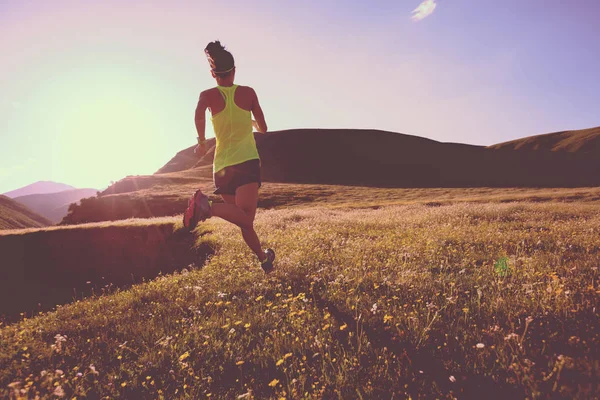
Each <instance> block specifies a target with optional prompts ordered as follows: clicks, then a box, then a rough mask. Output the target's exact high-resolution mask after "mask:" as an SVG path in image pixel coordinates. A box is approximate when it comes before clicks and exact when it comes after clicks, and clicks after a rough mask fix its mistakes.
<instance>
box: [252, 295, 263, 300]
mask: <svg viewBox="0 0 600 400" xmlns="http://www.w3.org/2000/svg"><path fill="white" fill-rule="evenodd" d="M263 298H264V297H263V296H258V297H257V298H255V299H254V301H261V300H262V299H263Z"/></svg>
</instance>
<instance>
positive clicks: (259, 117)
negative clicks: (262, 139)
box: [250, 88, 267, 133]
mask: <svg viewBox="0 0 600 400" xmlns="http://www.w3.org/2000/svg"><path fill="white" fill-rule="evenodd" d="M250 91H251V93H252V115H254V120H252V125H253V126H254V128H255V129H256V130H257V131H258V132H260V133H267V123H266V122H265V115H264V114H263V110H262V108H260V104H259V102H258V96H257V95H256V92H255V91H254V89H252V88H250Z"/></svg>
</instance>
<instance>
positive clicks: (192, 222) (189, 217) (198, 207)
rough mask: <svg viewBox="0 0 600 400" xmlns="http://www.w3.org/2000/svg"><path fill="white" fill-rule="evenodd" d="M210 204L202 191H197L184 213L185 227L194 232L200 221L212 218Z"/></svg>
mask: <svg viewBox="0 0 600 400" xmlns="http://www.w3.org/2000/svg"><path fill="white" fill-rule="evenodd" d="M210 216H211V215H210V202H209V201H208V197H207V196H206V195H205V194H204V193H202V191H201V190H200V189H198V190H196V192H195V193H194V195H193V196H192V197H191V198H190V200H189V202H188V207H187V209H186V210H185V212H184V213H183V226H184V227H185V228H186V229H187V230H189V231H192V230H194V228H196V226H197V225H198V222H199V221H205V220H206V219H207V218H210Z"/></svg>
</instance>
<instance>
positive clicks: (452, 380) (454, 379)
mask: <svg viewBox="0 0 600 400" xmlns="http://www.w3.org/2000/svg"><path fill="white" fill-rule="evenodd" d="M448 379H450V382H452V383H454V382H456V378H455V377H454V375H450V377H449V378H448Z"/></svg>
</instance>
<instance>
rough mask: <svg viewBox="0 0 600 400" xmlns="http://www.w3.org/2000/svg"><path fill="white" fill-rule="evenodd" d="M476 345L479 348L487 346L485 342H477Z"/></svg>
mask: <svg viewBox="0 0 600 400" xmlns="http://www.w3.org/2000/svg"><path fill="white" fill-rule="evenodd" d="M475 347H477V348H478V349H483V348H484V347H485V344H483V343H477V344H476V345H475Z"/></svg>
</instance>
